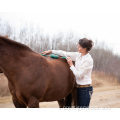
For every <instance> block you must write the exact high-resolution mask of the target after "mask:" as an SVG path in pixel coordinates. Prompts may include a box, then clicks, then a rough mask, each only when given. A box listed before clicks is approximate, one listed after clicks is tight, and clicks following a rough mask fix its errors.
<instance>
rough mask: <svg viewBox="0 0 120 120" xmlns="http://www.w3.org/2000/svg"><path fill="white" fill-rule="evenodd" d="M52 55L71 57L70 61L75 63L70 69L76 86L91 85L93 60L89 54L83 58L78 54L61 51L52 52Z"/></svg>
mask: <svg viewBox="0 0 120 120" xmlns="http://www.w3.org/2000/svg"><path fill="white" fill-rule="evenodd" d="M52 53H54V54H57V55H60V56H65V57H71V59H72V61H75V66H74V65H72V66H71V67H70V69H71V70H72V72H73V74H74V75H75V78H76V83H77V84H78V85H87V84H92V78H91V74H92V69H93V58H92V57H91V55H90V54H89V53H87V54H86V55H84V56H81V53H79V52H67V51H63V50H52Z"/></svg>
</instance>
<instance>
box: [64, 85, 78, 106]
mask: <svg viewBox="0 0 120 120" xmlns="http://www.w3.org/2000/svg"><path fill="white" fill-rule="evenodd" d="M76 105H77V90H76V87H74V88H73V90H72V92H71V93H69V94H68V95H67V96H66V97H65V107H67V108H71V107H72V106H73V107H76Z"/></svg>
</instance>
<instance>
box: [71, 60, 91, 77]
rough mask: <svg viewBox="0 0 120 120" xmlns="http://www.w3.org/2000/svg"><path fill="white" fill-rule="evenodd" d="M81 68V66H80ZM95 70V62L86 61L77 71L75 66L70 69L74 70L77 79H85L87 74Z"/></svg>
mask: <svg viewBox="0 0 120 120" xmlns="http://www.w3.org/2000/svg"><path fill="white" fill-rule="evenodd" d="M80 67H81V66H80ZM92 68H93V61H88V60H87V61H85V62H84V63H83V64H82V67H81V68H80V69H79V70H77V69H76V68H75V66H74V65H72V66H71V67H70V69H71V70H72V72H73V74H74V75H75V76H76V77H77V78H81V77H83V76H84V75H85V74H86V73H87V72H90V71H91V70H92Z"/></svg>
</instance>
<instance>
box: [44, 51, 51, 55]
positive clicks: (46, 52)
mask: <svg viewBox="0 0 120 120" xmlns="http://www.w3.org/2000/svg"><path fill="white" fill-rule="evenodd" d="M50 53H52V51H51V50H47V51H43V52H42V54H43V55H46V54H50Z"/></svg>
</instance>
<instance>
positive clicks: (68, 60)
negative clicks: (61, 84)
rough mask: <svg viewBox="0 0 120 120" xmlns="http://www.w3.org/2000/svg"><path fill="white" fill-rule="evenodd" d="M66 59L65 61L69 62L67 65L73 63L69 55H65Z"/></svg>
mask: <svg viewBox="0 0 120 120" xmlns="http://www.w3.org/2000/svg"><path fill="white" fill-rule="evenodd" d="M66 60H67V62H68V64H69V66H72V65H73V62H72V59H71V58H70V57H67V58H66Z"/></svg>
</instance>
